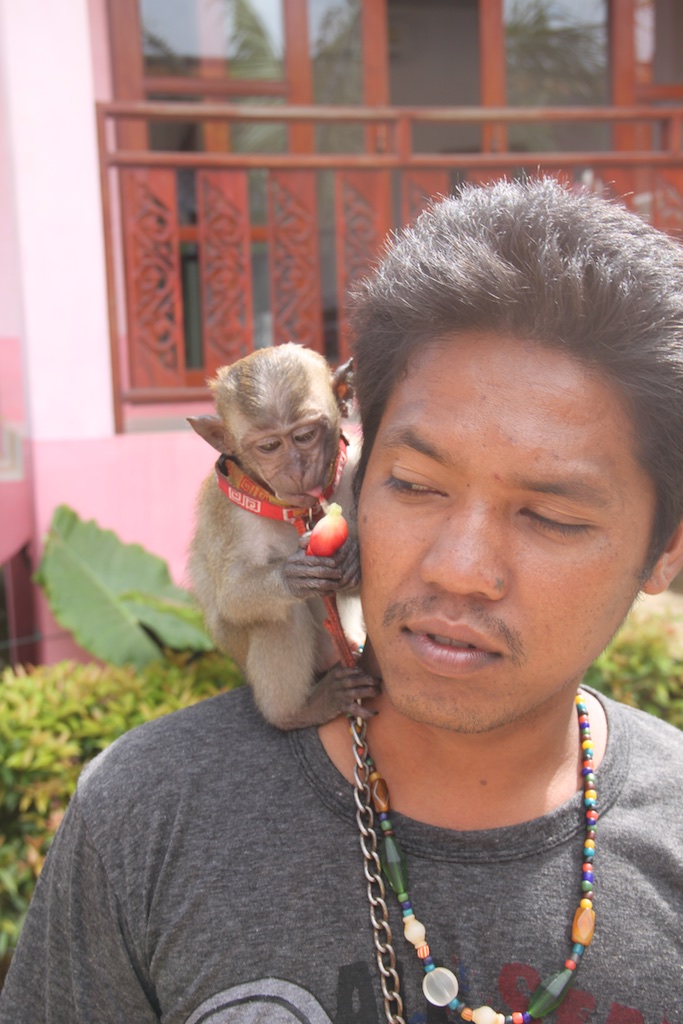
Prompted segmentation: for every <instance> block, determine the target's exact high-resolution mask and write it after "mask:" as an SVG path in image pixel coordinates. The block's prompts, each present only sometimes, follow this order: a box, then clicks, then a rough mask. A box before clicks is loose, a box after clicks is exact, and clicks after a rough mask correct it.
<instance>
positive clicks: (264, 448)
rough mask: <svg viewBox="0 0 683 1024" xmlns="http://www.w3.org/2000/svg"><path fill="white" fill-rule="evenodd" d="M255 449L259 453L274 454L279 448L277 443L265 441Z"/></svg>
mask: <svg viewBox="0 0 683 1024" xmlns="http://www.w3.org/2000/svg"><path fill="white" fill-rule="evenodd" d="M256 447H257V448H258V450H259V451H260V452H274V451H276V449H278V448H279V447H280V442H279V441H265V442H264V443H263V444H257V445H256Z"/></svg>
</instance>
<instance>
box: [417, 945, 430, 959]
mask: <svg viewBox="0 0 683 1024" xmlns="http://www.w3.org/2000/svg"><path fill="white" fill-rule="evenodd" d="M415 952H416V953H417V955H418V956H419V958H420V960H424V959H426V957H428V956H429V946H428V945H427V943H426V942H425V944H424V946H418V947H417V949H416V950H415Z"/></svg>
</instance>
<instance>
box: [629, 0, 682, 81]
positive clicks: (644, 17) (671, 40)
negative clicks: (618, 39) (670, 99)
mask: <svg viewBox="0 0 683 1024" xmlns="http://www.w3.org/2000/svg"><path fill="white" fill-rule="evenodd" d="M635 50H636V80H637V81H638V83H639V84H641V85H679V84H680V83H681V82H683V5H682V4H681V3H680V0H635Z"/></svg>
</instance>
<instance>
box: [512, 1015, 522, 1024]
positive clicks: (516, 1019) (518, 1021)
mask: <svg viewBox="0 0 683 1024" xmlns="http://www.w3.org/2000/svg"><path fill="white" fill-rule="evenodd" d="M523 1021H524V1015H523V1014H522V1013H513V1014H512V1024H522V1022H523Z"/></svg>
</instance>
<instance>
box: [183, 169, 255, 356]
mask: <svg viewBox="0 0 683 1024" xmlns="http://www.w3.org/2000/svg"><path fill="white" fill-rule="evenodd" d="M197 211H198V224H197V228H198V236H199V265H200V280H201V296H202V338H203V346H204V370H205V375H206V376H211V375H213V374H214V373H215V372H216V370H217V369H218V367H219V366H224V365H225V364H226V363H234V362H235V361H236V360H237V359H241V358H242V356H245V355H247V354H248V353H249V352H251V351H252V349H253V337H254V331H253V326H254V325H253V303H252V276H251V244H250V235H249V183H248V177H247V172H246V171H198V172H197Z"/></svg>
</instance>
